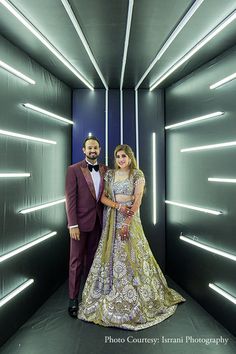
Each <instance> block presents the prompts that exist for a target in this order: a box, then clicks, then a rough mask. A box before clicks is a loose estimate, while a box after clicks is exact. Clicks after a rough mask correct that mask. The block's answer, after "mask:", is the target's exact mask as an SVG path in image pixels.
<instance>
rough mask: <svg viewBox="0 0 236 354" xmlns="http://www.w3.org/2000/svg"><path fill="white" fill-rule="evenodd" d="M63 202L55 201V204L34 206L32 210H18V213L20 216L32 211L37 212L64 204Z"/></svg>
mask: <svg viewBox="0 0 236 354" xmlns="http://www.w3.org/2000/svg"><path fill="white" fill-rule="evenodd" d="M65 201H66V199H65V198H63V199H60V200H56V201H55V202H50V203H45V204H41V205H37V206H34V207H32V208H28V209H23V210H20V211H19V213H20V214H28V213H32V212H33V211H37V210H41V209H45V208H49V207H52V206H54V205H57V204H61V203H64V202H65Z"/></svg>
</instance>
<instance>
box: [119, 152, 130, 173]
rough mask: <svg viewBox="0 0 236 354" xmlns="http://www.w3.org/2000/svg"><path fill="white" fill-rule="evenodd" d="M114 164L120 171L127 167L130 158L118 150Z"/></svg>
mask: <svg viewBox="0 0 236 354" xmlns="http://www.w3.org/2000/svg"><path fill="white" fill-rule="evenodd" d="M116 163H117V165H118V166H119V168H122V169H124V168H127V167H129V164H130V158H129V157H128V155H126V153H125V152H124V150H120V151H118V152H117V153H116Z"/></svg>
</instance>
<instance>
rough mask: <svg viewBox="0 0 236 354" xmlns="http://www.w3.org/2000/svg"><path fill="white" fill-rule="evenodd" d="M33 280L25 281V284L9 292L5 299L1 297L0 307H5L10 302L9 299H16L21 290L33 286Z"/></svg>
mask: <svg viewBox="0 0 236 354" xmlns="http://www.w3.org/2000/svg"><path fill="white" fill-rule="evenodd" d="M33 282H34V279H29V280H27V281H26V282H25V283H23V284H22V285H20V286H19V287H18V288H16V289H15V290H13V291H11V292H10V293H9V294H8V295H6V296H5V297H3V298H2V299H1V300H0V307H2V306H3V305H5V304H6V303H7V302H8V301H10V300H11V299H13V298H14V297H16V296H17V295H18V294H20V293H21V292H22V291H23V290H25V289H26V288H28V286H30V285H31V284H33Z"/></svg>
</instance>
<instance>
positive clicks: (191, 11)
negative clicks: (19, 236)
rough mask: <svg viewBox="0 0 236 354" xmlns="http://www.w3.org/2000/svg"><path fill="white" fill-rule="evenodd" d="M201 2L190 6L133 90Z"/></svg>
mask: <svg viewBox="0 0 236 354" xmlns="http://www.w3.org/2000/svg"><path fill="white" fill-rule="evenodd" d="M203 1H204V0H196V1H195V2H194V4H193V5H192V6H191V8H190V9H189V10H188V12H187V13H186V15H185V16H184V17H183V18H182V20H181V21H180V22H179V24H178V25H177V27H175V29H174V31H173V32H172V33H171V35H170V37H169V38H168V39H167V41H166V42H165V43H164V45H163V46H162V47H161V49H160V50H159V52H158V53H157V55H156V56H155V58H154V59H153V61H152V62H151V64H150V65H149V67H148V68H147V70H146V71H145V73H144V74H143V76H142V77H141V79H140V80H139V82H138V83H137V85H136V87H135V89H138V88H139V86H140V85H141V83H142V82H143V80H144V79H145V77H146V76H147V75H148V74H149V72H150V71H151V70H152V68H153V67H154V65H155V64H156V63H157V61H158V60H160V59H161V57H162V56H163V54H164V53H165V52H166V51H167V49H168V48H169V46H170V45H171V43H172V42H173V41H174V39H175V38H176V37H177V35H178V34H179V33H180V31H181V30H182V29H183V28H184V26H185V25H186V24H187V23H188V21H189V20H190V18H191V17H192V16H193V15H194V13H195V12H196V11H197V9H198V8H199V6H200V5H201V4H202V2H203Z"/></svg>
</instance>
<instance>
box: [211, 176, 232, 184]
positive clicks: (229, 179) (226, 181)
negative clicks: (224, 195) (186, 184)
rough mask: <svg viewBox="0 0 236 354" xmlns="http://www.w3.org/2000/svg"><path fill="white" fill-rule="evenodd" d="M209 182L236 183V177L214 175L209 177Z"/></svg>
mask: <svg viewBox="0 0 236 354" xmlns="http://www.w3.org/2000/svg"><path fill="white" fill-rule="evenodd" d="M208 181H209V182H221V183H223V182H225V183H236V178H214V177H209V178H208Z"/></svg>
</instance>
